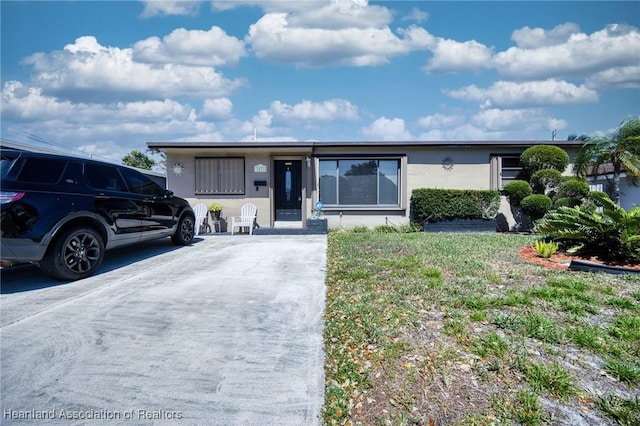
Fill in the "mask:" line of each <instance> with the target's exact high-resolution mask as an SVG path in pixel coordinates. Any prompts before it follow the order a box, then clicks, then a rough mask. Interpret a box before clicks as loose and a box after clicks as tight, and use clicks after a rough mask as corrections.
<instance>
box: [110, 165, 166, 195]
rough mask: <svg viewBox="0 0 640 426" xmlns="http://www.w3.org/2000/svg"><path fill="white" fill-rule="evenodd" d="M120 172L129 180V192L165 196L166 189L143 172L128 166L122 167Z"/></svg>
mask: <svg viewBox="0 0 640 426" xmlns="http://www.w3.org/2000/svg"><path fill="white" fill-rule="evenodd" d="M120 172H121V173H122V176H123V177H124V180H125V181H126V182H127V187H128V188H129V192H133V193H134V194H143V195H152V196H156V197H162V196H164V189H163V188H162V187H161V186H160V185H158V184H157V183H155V182H154V181H152V180H151V179H150V178H149V177H147V176H145V175H143V174H142V173H139V172H136V171H135V170H131V169H127V168H121V169H120Z"/></svg>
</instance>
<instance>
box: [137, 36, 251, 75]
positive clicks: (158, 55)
mask: <svg viewBox="0 0 640 426" xmlns="http://www.w3.org/2000/svg"><path fill="white" fill-rule="evenodd" d="M243 56H246V51H245V48H244V42H243V41H241V40H238V39H237V38H235V37H232V36H229V35H227V33H225V32H224V30H222V29H221V28H220V27H216V26H213V27H211V29H210V30H208V31H202V30H186V29H184V28H178V29H176V30H173V31H172V32H171V34H169V35H167V36H165V37H163V38H162V40H161V39H160V38H159V37H149V38H147V39H145V40H142V41H139V42H137V43H135V44H134V45H133V55H132V59H133V60H134V61H138V62H149V63H163V64H170V63H174V64H182V65H196V66H207V67H216V66H222V65H235V64H237V63H238V61H239V60H240V58H242V57H243Z"/></svg>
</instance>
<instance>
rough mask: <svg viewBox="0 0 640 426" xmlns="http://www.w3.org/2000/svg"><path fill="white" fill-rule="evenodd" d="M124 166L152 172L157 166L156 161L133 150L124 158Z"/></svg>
mask: <svg viewBox="0 0 640 426" xmlns="http://www.w3.org/2000/svg"><path fill="white" fill-rule="evenodd" d="M122 164H124V165H126V166H131V167H137V168H139V169H145V170H151V168H152V167H153V166H155V164H156V160H154V159H153V158H150V157H149V156H147V155H146V154H145V153H143V152H140V151H138V150H137V149H134V150H132V151H131V152H130V153H128V154H127V155H125V156H124V157H122Z"/></svg>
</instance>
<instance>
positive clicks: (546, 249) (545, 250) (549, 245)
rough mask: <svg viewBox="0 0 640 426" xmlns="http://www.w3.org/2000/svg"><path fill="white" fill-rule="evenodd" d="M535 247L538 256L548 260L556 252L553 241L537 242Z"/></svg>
mask: <svg viewBox="0 0 640 426" xmlns="http://www.w3.org/2000/svg"><path fill="white" fill-rule="evenodd" d="M535 247H536V252H537V253H538V256H540V257H544V258H545V259H548V258H550V257H551V256H552V255H553V253H555V252H556V251H558V244H557V243H554V242H553V241H544V240H537V241H536V244H535Z"/></svg>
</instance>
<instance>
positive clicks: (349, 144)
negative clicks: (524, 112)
mask: <svg viewBox="0 0 640 426" xmlns="http://www.w3.org/2000/svg"><path fill="white" fill-rule="evenodd" d="M533 145H557V146H568V147H579V146H581V145H582V142H580V141H334V142H330V141H324V142H317V141H316V142H285V141H282V142H277V141H275V142H259V141H258V142H147V146H148V147H149V148H158V149H162V148H165V149H166V148H192V149H193V148H227V149H228V148H307V149H314V148H348V147H399V146H406V147H438V146H452V147H453V146H460V147H465V146H468V147H472V146H514V147H523V146H527V147H528V146H533Z"/></svg>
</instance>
